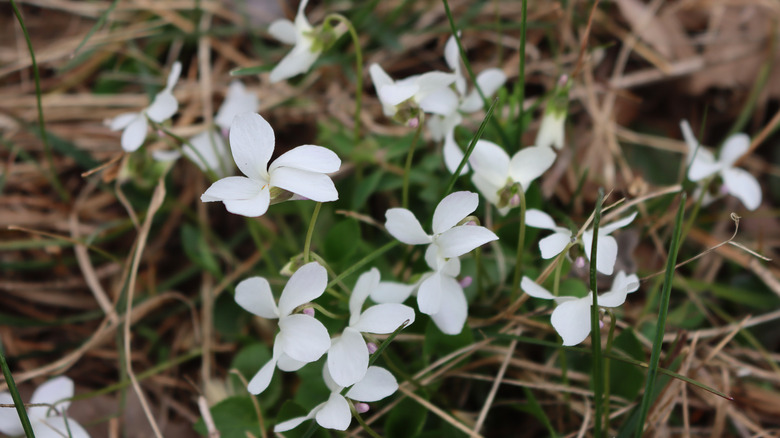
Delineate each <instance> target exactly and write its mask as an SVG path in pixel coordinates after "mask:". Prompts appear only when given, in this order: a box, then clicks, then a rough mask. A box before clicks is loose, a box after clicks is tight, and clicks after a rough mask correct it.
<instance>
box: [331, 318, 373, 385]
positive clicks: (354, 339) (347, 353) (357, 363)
mask: <svg viewBox="0 0 780 438" xmlns="http://www.w3.org/2000/svg"><path fill="white" fill-rule="evenodd" d="M366 369H368V347H367V346H366V341H365V340H364V339H363V335H361V334H360V332H359V331H357V330H355V329H353V328H350V327H347V328H346V329H344V332H343V333H342V334H341V337H339V338H336V339H334V340H333V342H332V343H331V346H330V350H328V370H329V371H330V376H331V378H332V379H333V381H334V382H336V383H337V384H338V385H339V386H341V387H347V386H350V385H353V384H355V383H357V382H359V381H360V380H361V379H362V378H363V376H365V375H366Z"/></svg>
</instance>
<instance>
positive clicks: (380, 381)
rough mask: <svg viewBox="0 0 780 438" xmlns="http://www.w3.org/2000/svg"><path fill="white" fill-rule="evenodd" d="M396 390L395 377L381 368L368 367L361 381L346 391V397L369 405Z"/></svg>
mask: <svg viewBox="0 0 780 438" xmlns="http://www.w3.org/2000/svg"><path fill="white" fill-rule="evenodd" d="M397 390H398V382H397V381H396V380H395V377H394V376H393V375H392V374H391V373H390V371H387V370H386V369H384V368H382V367H377V366H371V367H368V371H366V375H365V377H363V380H361V381H359V382H357V383H356V384H355V386H353V387H352V388H350V389H349V391H347V394H346V396H347V397H348V398H350V399H352V400H357V401H361V402H366V403H371V402H375V401H379V400H382V399H383V398H385V397H387V396H390V395H392V394H393V393H394V392H396V391H397Z"/></svg>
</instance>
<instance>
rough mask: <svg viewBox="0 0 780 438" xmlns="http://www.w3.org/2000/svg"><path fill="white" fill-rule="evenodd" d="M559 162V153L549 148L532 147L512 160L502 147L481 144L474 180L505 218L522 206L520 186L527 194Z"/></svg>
mask: <svg viewBox="0 0 780 438" xmlns="http://www.w3.org/2000/svg"><path fill="white" fill-rule="evenodd" d="M554 161H555V152H554V151H553V150H552V149H551V148H549V147H547V146H529V147H527V148H523V149H521V150H519V151H518V152H517V153H516V154H515V155H514V156H512V158H511V159H510V158H509V154H507V153H506V151H505V150H504V149H503V148H502V147H501V146H499V145H497V144H495V143H493V142H491V141H487V140H479V141H477V144H476V146H475V147H474V151H473V152H472V154H471V157H470V159H469V163H470V164H471V167H472V168H473V169H474V174H473V175H472V176H471V181H472V182H473V183H474V185H475V186H476V187H477V190H479V192H480V193H481V194H482V196H484V197H485V199H487V200H488V202H490V203H491V204H493V205H495V206H496V207H497V208H498V211H499V213H501V214H502V215H505V214H507V212H508V211H509V209H511V208H512V207H515V206H517V205H518V202H519V201H518V200H516V197H517V193H516V190H518V189H517V188H516V185H517V184H519V185H520V189H519V190H522V191H523V192H525V191H526V190H528V186H529V185H530V184H531V182H533V180H535V179H536V178H538V177H540V176H541V175H542V174H543V173H544V172H545V171H546V170H547V169H549V168H550V166H552V164H553V162H554Z"/></svg>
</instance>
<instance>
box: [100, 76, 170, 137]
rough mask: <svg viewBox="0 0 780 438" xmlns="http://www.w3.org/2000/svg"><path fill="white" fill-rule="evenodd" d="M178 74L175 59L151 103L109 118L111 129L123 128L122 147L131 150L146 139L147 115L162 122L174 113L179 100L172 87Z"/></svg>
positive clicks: (157, 121) (155, 120)
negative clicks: (131, 111) (161, 87)
mask: <svg viewBox="0 0 780 438" xmlns="http://www.w3.org/2000/svg"><path fill="white" fill-rule="evenodd" d="M179 75H181V63H180V62H179V61H176V62H174V63H173V67H171V72H170V73H169V74H168V80H167V82H166V85H165V88H164V89H163V90H162V91H160V92H159V93H157V95H156V96H155V97H154V100H153V101H152V104H151V105H149V106H148V107H146V108H144V109H143V110H142V111H141V112H139V113H124V114H120V115H118V116H116V117H115V118H114V119H113V120H111V122H110V125H109V126H110V128H111V130H112V131H119V130H120V129H123V130H124V131H123V132H122V139H121V143H122V149H124V150H125V151H127V152H133V151H135V150H136V149H138V148H139V147H141V145H142V144H143V143H144V140H146V132H147V128H148V126H149V123H148V121H147V120H146V118H147V117H148V118H149V119H150V120H152V121H154V122H156V123H162V122H164V121H165V120H168V119H169V118H171V116H173V115H174V114H176V111H177V110H178V109H179V102H178V101H177V100H176V98H175V97H174V96H173V87H174V85H176V82H177V81H178V80H179Z"/></svg>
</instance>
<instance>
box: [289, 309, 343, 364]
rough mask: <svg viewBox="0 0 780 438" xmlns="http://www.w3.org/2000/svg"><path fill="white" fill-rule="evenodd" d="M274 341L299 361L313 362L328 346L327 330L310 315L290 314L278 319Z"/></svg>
mask: <svg viewBox="0 0 780 438" xmlns="http://www.w3.org/2000/svg"><path fill="white" fill-rule="evenodd" d="M276 342H279V343H280V345H281V349H282V351H284V353H285V354H287V355H288V356H290V357H291V358H293V359H295V360H297V361H301V362H314V361H316V360H318V359H319V358H320V357H322V355H323V354H325V352H326V351H328V348H330V336H328V330H327V329H326V328H325V326H324V325H322V323H321V322H319V321H317V320H316V319H314V318H313V317H311V316H308V315H303V314H295V315H290V316H287V317H284V318H281V319H279V334H278V335H277V336H276Z"/></svg>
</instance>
